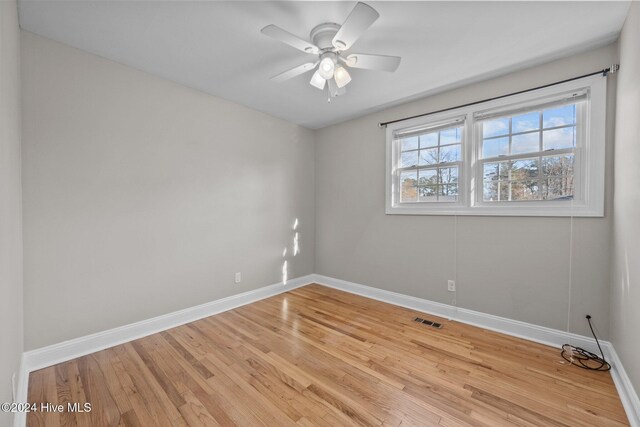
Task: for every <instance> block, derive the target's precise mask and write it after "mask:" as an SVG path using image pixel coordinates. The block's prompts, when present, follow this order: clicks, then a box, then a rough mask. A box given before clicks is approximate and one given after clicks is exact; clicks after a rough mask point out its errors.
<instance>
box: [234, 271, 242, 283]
mask: <svg viewBox="0 0 640 427" xmlns="http://www.w3.org/2000/svg"><path fill="white" fill-rule="evenodd" d="M235 282H236V283H240V282H242V273H236V278H235Z"/></svg>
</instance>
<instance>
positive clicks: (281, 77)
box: [271, 62, 318, 83]
mask: <svg viewBox="0 0 640 427" xmlns="http://www.w3.org/2000/svg"><path fill="white" fill-rule="evenodd" d="M316 65H318V63H317V62H315V63H314V62H307V63H306V64H302V65H298V66H297V67H294V68H292V69H290V70H287V71H285V72H284V73H280V74H278V75H277V76H273V77H271V80H273V81H274V82H276V83H282V82H283V81H285V80H289V79H291V78H293V77H296V76H299V75H300V74H304V73H306V72H309V71H311V70H313V69H314V68H315V66H316Z"/></svg>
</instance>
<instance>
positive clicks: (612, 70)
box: [378, 64, 620, 127]
mask: <svg viewBox="0 0 640 427" xmlns="http://www.w3.org/2000/svg"><path fill="white" fill-rule="evenodd" d="M619 69H620V65H618V64H614V65H612V66H610V67H609V68H605V69H604V70H600V71H594V72H593V73H589V74H584V75H582V76H578V77H572V78H570V79H566V80H561V81H559V82H555V83H549V84H546V85H542V86H538V87H533V88H531V89H524V90H520V91H518V92H512V93H508V94H506V95H500V96H494V97H493V98H487V99H482V100H480V101H475V102H469V103H468V104H462V105H457V106H455V107H449V108H443V109H442V110H437V111H431V112H429V113H424V114H417V115H415V116H410V117H405V118H402V119H397V120H391V121H388V122H383V123H378V126H379V127H387V125H390V124H392V123H398V122H404V121H405V120H411V119H415V118H418V117H425V116H430V115H432V114H437V113H444V112H445V111H451V110H455V109H458V108H463V107H469V106H471V105H476V104H482V103H483V102H489V101H494V100H496V99H501V98H506V97H507V96H513V95H519V94H521V93H526V92H531V91H533V90H538V89H544V88H546V87H549V86H555V85H559V84H562V83H567V82H572V81H574V80H578V79H583V78H585V77H591V76H595V75H597V74H602V77H606V76H607V75H608V74H609V73H611V74H614V73H616V72H617V71H618V70H619Z"/></svg>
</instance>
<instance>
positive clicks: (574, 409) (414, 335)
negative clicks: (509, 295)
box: [27, 285, 628, 427]
mask: <svg viewBox="0 0 640 427" xmlns="http://www.w3.org/2000/svg"><path fill="white" fill-rule="evenodd" d="M415 317H422V318H425V317H426V318H429V319H432V320H435V321H438V322H440V323H442V324H443V326H444V327H443V328H442V329H433V328H428V327H426V326H425V325H422V324H418V323H416V322H414V321H413V319H414V318H415ZM29 401H30V402H38V404H39V403H41V402H45V403H46V402H49V403H56V404H57V403H60V404H63V405H65V406H66V405H67V404H69V403H71V404H73V403H81V404H82V403H85V402H89V403H91V404H92V407H93V410H92V411H91V412H90V413H77V414H76V413H69V412H68V411H65V412H62V413H51V412H47V413H43V412H37V413H30V414H29V415H28V417H27V423H28V425H29V426H58V425H60V426H64V427H67V426H76V425H77V426H123V427H124V426H136V427H137V426H234V425H239V426H252V427H253V426H287V425H291V426H293V425H297V426H347V425H366V426H395V427H398V426H414V425H416V426H474V427H476V426H503V425H504V426H508V425H513V426H527V427H531V426H611V427H619V426H624V425H628V421H627V418H626V416H625V413H624V409H623V407H622V404H621V402H620V398H619V396H618V394H617V392H616V389H615V385H614V384H613V381H612V379H611V376H610V375H609V373H606V372H592V371H586V370H582V369H579V368H577V367H575V366H572V365H568V364H566V363H564V361H563V360H562V358H561V357H560V355H559V351H558V349H555V348H551V347H547V346H544V345H541V344H536V343H532V342H529V341H525V340H522V339H518V338H514V337H510V336H506V335H503V334H499V333H496V332H492V331H488V330H483V329H480V328H476V327H473V326H470V325H465V324H461V323H457V322H454V321H448V320H446V319H441V318H438V317H436V316H431V315H429V314H424V313H419V312H416V311H414V310H410V309H406V308H402V307H397V306H392V305H389V304H385V303H382V302H379V301H375V300H371V299H367V298H363V297H360V296H356V295H353V294H348V293H345V292H342V291H338V290H336V289H331V288H327V287H324V286H320V285H308V286H304V287H302V288H298V289H295V290H293V291H290V292H286V293H284V294H281V295H277V296H275V297H272V298H268V299H265V300H262V301H259V302H256V303H253V304H250V305H246V306H243V307H239V308H237V309H234V310H231V311H228V312H224V313H221V314H218V315H216V316H211V317H209V318H205V319H201V320H198V321H196V322H193V323H190V324H186V325H183V326H180V327H177V328H173V329H170V330H167V331H164V332H161V333H158V334H154V335H151V336H148V337H145V338H141V339H139V340H135V341H132V342H130V343H126V344H123V345H119V346H116V347H113V348H110V349H107V350H104V351H101V352H98V353H95V354H93V355H88V356H84V357H81V358H78V359H74V360H72V361H69V362H65V363H62V364H60V365H56V366H52V367H49V368H45V369H42V370H40V371H36V372H32V373H31V375H30V382H29Z"/></svg>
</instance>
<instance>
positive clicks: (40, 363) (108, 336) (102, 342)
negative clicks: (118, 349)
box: [23, 275, 313, 376]
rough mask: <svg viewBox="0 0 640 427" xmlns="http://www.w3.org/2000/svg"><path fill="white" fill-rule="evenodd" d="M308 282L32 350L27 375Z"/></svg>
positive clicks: (234, 297) (26, 359) (305, 278)
mask: <svg viewBox="0 0 640 427" xmlns="http://www.w3.org/2000/svg"><path fill="white" fill-rule="evenodd" d="M309 283H313V275H307V276H303V277H298V278H296V279H291V280H289V281H287V284H286V285H285V284H283V283H282V282H281V283H276V284H274V285H269V286H265V287H262V288H258V289H255V290H253V291H248V292H244V293H241V294H237V295H232V296H229V297H226V298H222V299H219V300H216V301H211V302H208V303H205V304H201V305H197V306H195V307H190V308H186V309H184V310H179V311H175V312H173V313H169V314H165V315H162V316H158V317H154V318H152V319H147V320H143V321H140V322H136V323H132V324H129V325H125V326H120V327H118V328H114V329H109V330H107V331H103V332H98V333H95V334H91V335H87V336H84V337H80V338H75V339H72V340H69V341H64V342H61V343H59V344H54V345H50V346H47V347H42V348H38V349H35V350H30V351H27V352H25V353H24V356H23V360H24V366H23V369H24V370H25V371H26V372H27V374H28V372H32V371H35V370H38V369H42V368H46V367H47V366H52V365H55V364H58V363H62V362H65V361H67V360H71V359H75V358H77V357H80V356H85V355H87V354H90V353H95V352H96V351H100V350H104V349H105V348H109V347H113V346H116V345H118V344H122V343H125V342H129V341H132V340H135V339H138V338H142V337H145V336H148V335H151V334H154V333H157V332H160V331H165V330H167V329H171V328H175V327H176V326H180V325H184V324H185V323H189V322H193V321H196V320H199V319H202V318H204V317H208V316H212V315H214V314H218V313H222V312H223V311H227V310H232V309H234V308H237V307H240V306H243V305H246V304H250V303H252V302H256V301H259V300H261V299H264V298H268V297H271V296H274V295H278V294H281V293H283V292H286V291H290V290H291V289H295V288H299V287H300V286H304V285H308V284H309ZM27 376H28V375H27Z"/></svg>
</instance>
